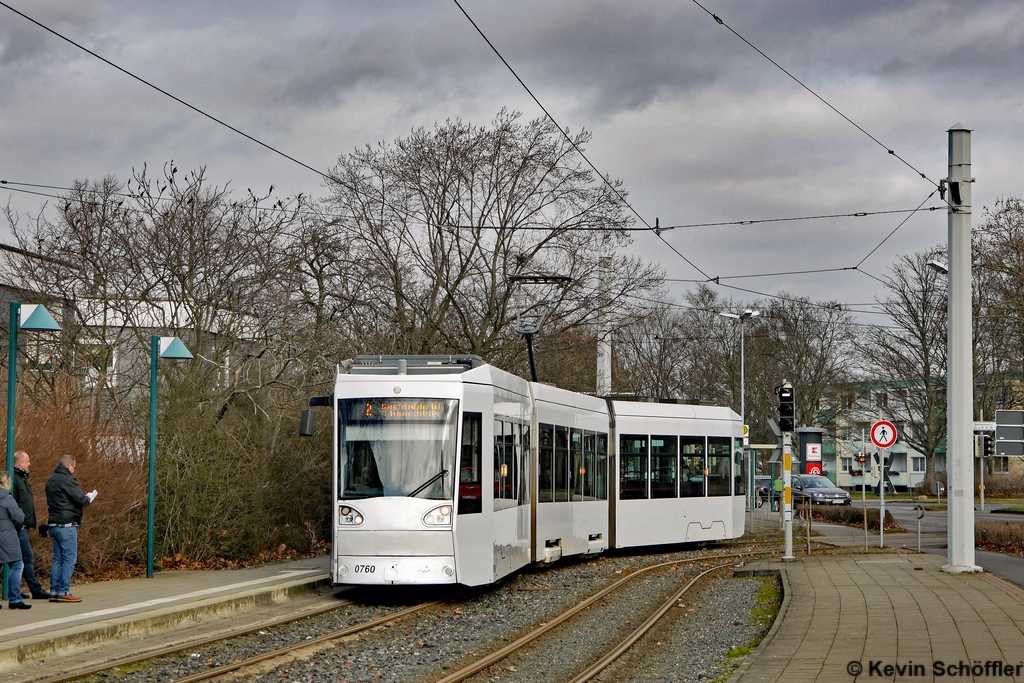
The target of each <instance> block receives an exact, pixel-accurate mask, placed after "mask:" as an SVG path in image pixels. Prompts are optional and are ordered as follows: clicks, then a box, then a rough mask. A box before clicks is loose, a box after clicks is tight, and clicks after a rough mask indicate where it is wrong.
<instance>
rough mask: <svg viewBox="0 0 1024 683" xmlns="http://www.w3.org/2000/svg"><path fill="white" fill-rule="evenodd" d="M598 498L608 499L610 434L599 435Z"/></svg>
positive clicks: (596, 455) (597, 454) (597, 455)
mask: <svg viewBox="0 0 1024 683" xmlns="http://www.w3.org/2000/svg"><path fill="white" fill-rule="evenodd" d="M595 457H596V458H597V499H598V500H608V435H607V434H598V435H597V453H596V454H595Z"/></svg>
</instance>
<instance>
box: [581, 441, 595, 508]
mask: <svg viewBox="0 0 1024 683" xmlns="http://www.w3.org/2000/svg"><path fill="white" fill-rule="evenodd" d="M594 440H595V437H594V432H589V431H588V432H583V500H594V499H595V498H596V495H595V493H594V478H595V476H596V474H597V466H596V464H595V463H594Z"/></svg>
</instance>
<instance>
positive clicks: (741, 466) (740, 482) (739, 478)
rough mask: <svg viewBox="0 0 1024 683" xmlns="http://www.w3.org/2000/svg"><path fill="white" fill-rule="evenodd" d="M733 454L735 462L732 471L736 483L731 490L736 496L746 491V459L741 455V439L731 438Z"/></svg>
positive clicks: (744, 493)
mask: <svg viewBox="0 0 1024 683" xmlns="http://www.w3.org/2000/svg"><path fill="white" fill-rule="evenodd" d="M732 450H733V454H734V455H735V458H736V462H735V466H734V469H733V471H734V472H735V473H736V484H735V488H734V489H733V491H735V492H736V495H737V496H743V495H746V493H747V476H748V475H747V459H746V458H744V457H743V439H733V447H732Z"/></svg>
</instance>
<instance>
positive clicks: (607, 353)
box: [597, 256, 612, 396]
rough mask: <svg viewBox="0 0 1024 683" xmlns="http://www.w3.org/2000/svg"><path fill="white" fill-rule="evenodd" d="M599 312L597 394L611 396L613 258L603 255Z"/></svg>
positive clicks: (598, 262)
mask: <svg viewBox="0 0 1024 683" xmlns="http://www.w3.org/2000/svg"><path fill="white" fill-rule="evenodd" d="M597 267H598V301H599V305H600V307H601V312H600V313H599V314H598V321H599V322H598V332H597V395H598V396H610V395H611V393H612V329H611V327H612V326H611V298H610V297H609V292H610V291H611V277H612V274H611V271H612V259H611V257H610V256H602V257H601V258H599V259H598V261H597Z"/></svg>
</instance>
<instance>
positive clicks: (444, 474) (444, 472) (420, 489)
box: [407, 470, 448, 498]
mask: <svg viewBox="0 0 1024 683" xmlns="http://www.w3.org/2000/svg"><path fill="white" fill-rule="evenodd" d="M447 476H448V470H441V471H440V472H438V473H437V474H435V475H434V476H432V477H431V478H430V479H427V480H426V481H425V482H423V483H422V484H421V485H420V486H418V487H417V488H416V490H415V491H413V492H412V493H410V494H407V495H408V496H409V498H415V497H416V496H417V495H418V494H420V493H423V492H424V491H425V490H426V489H427V487H428V486H430V485H431V484H433V483H434V482H435V481H437V480H438V479H440V478H442V477H447Z"/></svg>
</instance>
